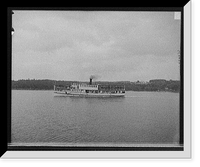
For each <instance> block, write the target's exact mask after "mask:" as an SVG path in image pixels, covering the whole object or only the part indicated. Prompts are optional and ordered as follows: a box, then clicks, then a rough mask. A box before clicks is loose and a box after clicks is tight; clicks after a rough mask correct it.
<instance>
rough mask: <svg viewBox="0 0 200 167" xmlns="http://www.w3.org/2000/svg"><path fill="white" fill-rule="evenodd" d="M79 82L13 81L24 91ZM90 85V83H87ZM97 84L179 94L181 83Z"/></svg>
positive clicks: (123, 82)
mask: <svg viewBox="0 0 200 167" xmlns="http://www.w3.org/2000/svg"><path fill="white" fill-rule="evenodd" d="M74 82H77V81H63V80H62V81H61V80H59V81H56V80H48V79H43V80H36V79H21V80H17V81H14V80H13V81H12V89H24V90H53V88H54V85H62V86H66V85H71V84H72V83H74ZM85 83H88V82H85ZM95 84H101V85H108V84H109V85H124V86H125V90H126V91H171V92H179V90H180V81H177V80H163V79H155V80H150V81H149V82H140V81H137V82H130V81H121V82H107V81H96V82H95Z"/></svg>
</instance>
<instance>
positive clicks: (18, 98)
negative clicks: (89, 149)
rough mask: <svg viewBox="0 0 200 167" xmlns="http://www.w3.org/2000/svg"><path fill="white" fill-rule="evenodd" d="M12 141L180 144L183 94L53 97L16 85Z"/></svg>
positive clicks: (12, 112)
mask: <svg viewBox="0 0 200 167" xmlns="http://www.w3.org/2000/svg"><path fill="white" fill-rule="evenodd" d="M11 107H12V109H11V116H12V118H11V121H12V132H11V134H12V135H11V138H12V143H43V144H44V143H58V144H59V143H65V144H74V145H76V144H77V145H78V144H81V143H85V144H98V143H103V144H113V143H118V144H120V143H122V144H176V143H178V140H179V139H178V136H179V94H178V93H169V92H133V91H128V92H126V97H124V98H122V97H121V98H79V97H61V96H60V97H59V96H54V95H53V91H29V90H28V91H27V90H12V105H11Z"/></svg>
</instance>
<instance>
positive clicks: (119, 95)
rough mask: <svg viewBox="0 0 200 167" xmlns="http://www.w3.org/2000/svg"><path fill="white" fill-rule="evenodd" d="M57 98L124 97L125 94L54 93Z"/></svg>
mask: <svg viewBox="0 0 200 167" xmlns="http://www.w3.org/2000/svg"><path fill="white" fill-rule="evenodd" d="M54 95H55V96H77V97H124V96H125V93H80V92H70V91H69V92H65V91H54Z"/></svg>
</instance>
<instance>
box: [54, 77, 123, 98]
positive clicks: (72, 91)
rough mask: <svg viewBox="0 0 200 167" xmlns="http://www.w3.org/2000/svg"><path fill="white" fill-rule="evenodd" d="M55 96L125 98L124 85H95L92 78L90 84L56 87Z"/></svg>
mask: <svg viewBox="0 0 200 167" xmlns="http://www.w3.org/2000/svg"><path fill="white" fill-rule="evenodd" d="M54 94H55V95H63V96H79V97H124V96H125V86H124V85H101V84H93V83H92V78H90V82H89V84H86V83H73V84H72V85H68V86H61V85H54Z"/></svg>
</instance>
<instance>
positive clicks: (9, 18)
mask: <svg viewBox="0 0 200 167" xmlns="http://www.w3.org/2000/svg"><path fill="white" fill-rule="evenodd" d="M188 1H189V0H187V1H182V4H179V5H177V4H176V5H173V6H174V7H171V6H170V5H168V6H167V5H166V4H163V5H160V6H161V7H151V6H147V7H103V8H99V7H92V8H91V7H81V8H80V7H67V8H66V7H8V8H7V114H6V116H7V119H6V120H7V134H6V137H7V138H6V139H7V140H6V143H5V145H3V146H4V150H1V151H2V152H1V154H0V155H3V154H4V153H5V151H7V150H8V151H184V147H183V145H184V140H183V139H184V133H183V132H184V122H183V120H184V118H183V116H184V111H183V108H184V107H183V104H184V103H183V102H184V101H183V100H184V92H183V90H184V89H183V88H184V84H183V82H184V78H183V76H184V71H183V69H184V67H183V63H184V59H183V58H184V52H183V49H184V48H183V46H184V36H183V35H184V26H183V25H184V23H183V20H184V15H183V14H184V10H183V9H184V6H185V4H186V3H187V2H188ZM12 10H84V11H155V12H156V11H163V12H166V11H180V12H181V45H180V81H181V85H180V136H179V137H180V142H179V143H180V146H177V147H176V146H175V147H76V146H74V147H62V146H9V143H11V76H12V75H11V60H12V53H11V52H12V51H11V48H12V35H11V29H12ZM2 144H3V143H1V145H2ZM6 148H7V150H6Z"/></svg>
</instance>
